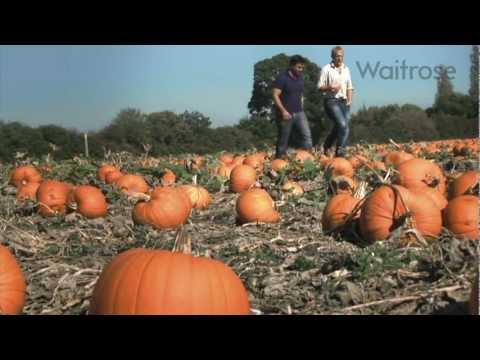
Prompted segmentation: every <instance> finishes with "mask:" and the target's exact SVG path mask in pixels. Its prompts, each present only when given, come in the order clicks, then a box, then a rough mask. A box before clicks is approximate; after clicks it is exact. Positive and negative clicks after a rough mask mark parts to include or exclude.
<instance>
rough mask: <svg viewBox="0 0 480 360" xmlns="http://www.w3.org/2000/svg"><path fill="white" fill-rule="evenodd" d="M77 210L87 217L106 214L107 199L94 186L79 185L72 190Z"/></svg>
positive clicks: (93, 217)
mask: <svg viewBox="0 0 480 360" xmlns="http://www.w3.org/2000/svg"><path fill="white" fill-rule="evenodd" d="M73 196H74V198H75V202H76V203H77V206H78V208H77V211H78V212H79V213H80V214H82V215H83V216H85V217H86V218H88V219H95V218H98V217H104V216H106V215H107V201H106V200H105V196H104V195H103V193H102V191H101V190H100V189H98V188H96V187H94V186H90V185H80V186H77V187H76V188H75V191H74V192H73Z"/></svg>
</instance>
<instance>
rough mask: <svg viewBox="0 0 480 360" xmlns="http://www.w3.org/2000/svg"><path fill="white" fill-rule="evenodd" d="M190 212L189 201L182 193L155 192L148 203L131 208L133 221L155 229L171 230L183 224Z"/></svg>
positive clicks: (174, 191)
mask: <svg viewBox="0 0 480 360" xmlns="http://www.w3.org/2000/svg"><path fill="white" fill-rule="evenodd" d="M190 211H191V205H190V200H189V199H188V198H187V197H186V196H185V194H183V192H181V191H179V190H177V189H175V190H172V191H157V192H156V194H155V196H154V197H152V198H151V200H150V201H148V202H139V203H137V204H136V205H135V207H134V208H133V221H134V222H135V223H137V224H143V225H147V224H148V225H151V226H153V227H154V228H156V229H160V230H162V229H173V228H176V227H178V226H180V225H182V224H184V223H185V222H186V221H187V219H188V217H189V215H190Z"/></svg>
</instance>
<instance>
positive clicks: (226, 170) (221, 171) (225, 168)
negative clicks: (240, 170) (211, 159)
mask: <svg viewBox="0 0 480 360" xmlns="http://www.w3.org/2000/svg"><path fill="white" fill-rule="evenodd" d="M232 170H233V167H232V165H225V164H223V163H222V164H221V165H220V167H219V168H218V171H217V174H218V175H220V176H222V177H227V178H229V177H230V174H231V173H232Z"/></svg>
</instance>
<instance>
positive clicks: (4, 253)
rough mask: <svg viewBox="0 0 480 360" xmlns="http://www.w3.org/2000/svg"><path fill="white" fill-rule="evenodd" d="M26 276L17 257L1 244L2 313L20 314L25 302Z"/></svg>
mask: <svg viewBox="0 0 480 360" xmlns="http://www.w3.org/2000/svg"><path fill="white" fill-rule="evenodd" d="M25 290H26V284H25V277H24V276H23V272H22V269H20V266H19V265H18V263H17V260H16V259H15V257H14V256H13V255H12V254H11V253H10V250H8V249H7V248H6V247H5V246H2V245H0V314H8V315H16V314H20V313H21V312H22V309H23V305H24V304H25Z"/></svg>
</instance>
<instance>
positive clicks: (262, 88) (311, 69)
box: [248, 54, 325, 143]
mask: <svg viewBox="0 0 480 360" xmlns="http://www.w3.org/2000/svg"><path fill="white" fill-rule="evenodd" d="M289 61H290V58H289V57H288V56H287V55H285V54H278V55H275V56H274V57H272V58H270V59H264V60H262V61H259V62H257V63H256V64H255V66H254V74H253V91H252V97H251V98H250V101H249V103H248V109H249V111H250V115H251V116H252V117H254V118H257V119H258V118H266V119H268V120H273V116H274V111H273V109H274V106H275V105H274V103H273V99H272V84H273V82H274V80H275V78H276V77H277V76H278V75H279V74H280V73H281V72H283V71H285V70H287V69H288V66H289ZM319 74H320V68H319V67H318V66H317V65H316V64H315V63H313V62H311V61H310V60H308V59H306V63H305V71H304V74H303V76H304V78H305V93H304V98H305V104H304V106H305V114H306V115H307V118H308V120H309V122H310V126H311V128H312V135H313V138H314V143H316V142H317V141H318V138H319V136H320V135H321V134H322V133H323V132H324V131H325V125H324V124H325V113H324V108H323V97H322V94H321V92H320V91H319V90H318V89H317V82H318V76H319Z"/></svg>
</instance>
